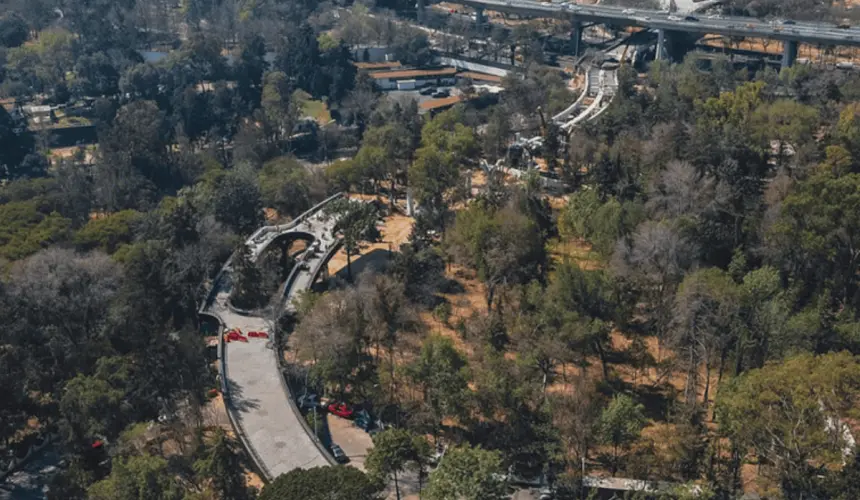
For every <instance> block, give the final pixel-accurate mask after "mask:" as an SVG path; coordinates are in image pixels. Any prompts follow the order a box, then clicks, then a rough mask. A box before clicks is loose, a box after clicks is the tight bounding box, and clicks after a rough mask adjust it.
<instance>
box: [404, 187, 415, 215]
mask: <svg viewBox="0 0 860 500" xmlns="http://www.w3.org/2000/svg"><path fill="white" fill-rule="evenodd" d="M406 215H408V216H409V217H413V216H414V215H415V199H414V198H413V197H412V188H407V189H406Z"/></svg>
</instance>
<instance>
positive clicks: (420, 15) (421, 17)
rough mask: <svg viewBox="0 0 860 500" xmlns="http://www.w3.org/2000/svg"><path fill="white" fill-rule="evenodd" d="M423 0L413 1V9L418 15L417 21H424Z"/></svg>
mask: <svg viewBox="0 0 860 500" xmlns="http://www.w3.org/2000/svg"><path fill="white" fill-rule="evenodd" d="M425 3H426V2H425V0H417V1H416V2H415V11H416V14H417V15H418V22H422V23H423V22H424V8H425Z"/></svg>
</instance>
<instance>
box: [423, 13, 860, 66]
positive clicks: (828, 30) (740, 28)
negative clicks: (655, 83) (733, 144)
mask: <svg viewBox="0 0 860 500" xmlns="http://www.w3.org/2000/svg"><path fill="white" fill-rule="evenodd" d="M421 3H423V2H421ZM457 3H460V4H462V5H466V6H469V7H472V8H473V9H475V11H476V16H475V17H476V20H477V22H478V23H483V22H484V11H486V10H492V11H496V12H503V13H506V14H516V15H519V16H524V17H552V18H556V19H562V20H566V21H571V22H572V23H573V33H572V34H571V36H572V37H573V38H574V46H575V47H577V49H576V50H577V51H578V46H579V41H580V40H581V37H582V25H583V24H585V23H598V24H612V25H615V26H639V27H642V28H647V29H651V30H655V31H657V33H658V38H659V42H658V45H657V47H658V48H657V58H658V59H660V58H662V57H663V56H664V52H663V46H664V44H663V41H664V39H665V38H666V37H670V36H672V35H673V34H675V33H687V34H690V35H694V36H697V37H699V36H704V35H706V34H718V35H723V36H728V37H742V38H750V37H753V38H768V39H772V40H778V41H781V42H783V49H784V52H783V66H790V65H792V64H794V61H795V59H796V58H797V48H798V44H800V43H806V44H813V45H847V46H854V47H857V46H860V28H855V27H850V28H845V29H843V28H839V27H837V26H836V25H833V24H828V23H811V22H801V21H763V20H760V19H757V18H752V17H737V16H718V15H711V16H706V15H700V16H698V17H691V16H684V15H683V14H673V13H669V12H667V11H656V10H648V9H632V8H623V7H615V6H605V5H578V4H573V3H565V4H560V3H544V2H536V1H532V0H457Z"/></svg>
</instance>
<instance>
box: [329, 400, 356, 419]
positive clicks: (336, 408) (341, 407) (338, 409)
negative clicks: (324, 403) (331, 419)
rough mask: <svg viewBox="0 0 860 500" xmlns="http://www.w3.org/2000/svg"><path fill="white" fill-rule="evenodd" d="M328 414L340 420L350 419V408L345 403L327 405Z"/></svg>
mask: <svg viewBox="0 0 860 500" xmlns="http://www.w3.org/2000/svg"><path fill="white" fill-rule="evenodd" d="M328 412H329V413H331V414H332V415H337V416H338V417H341V418H352V415H353V413H354V412H353V411H352V408H350V406H349V405H348V404H346V403H332V404H330V405H328Z"/></svg>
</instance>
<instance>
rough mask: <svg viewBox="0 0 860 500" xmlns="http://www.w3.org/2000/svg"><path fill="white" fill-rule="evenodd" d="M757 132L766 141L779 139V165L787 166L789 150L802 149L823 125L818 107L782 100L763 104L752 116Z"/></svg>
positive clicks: (777, 141)
mask: <svg viewBox="0 0 860 500" xmlns="http://www.w3.org/2000/svg"><path fill="white" fill-rule="evenodd" d="M752 120H753V122H754V124H755V125H754V126H755V127H756V133H757V134H758V135H759V136H760V137H761V138H762V139H763V140H764V141H766V142H770V141H776V146H777V164H778V165H783V163H784V161H785V149H786V147H787V146H791V147H792V148H793V149H794V150H795V151H797V152H800V151H801V150H802V149H805V147H806V145H807V144H809V143H810V142H813V141H814V133H815V131H816V130H818V127H819V125H820V124H819V121H820V119H819V115H818V110H816V109H815V108H813V107H811V106H807V105H805V104H801V103H799V102H797V101H796V100H793V99H792V100H789V99H781V100H778V101H775V102H773V103H770V104H764V105H762V106H759V108H758V109H756V110H755V112H754V113H753V116H752Z"/></svg>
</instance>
